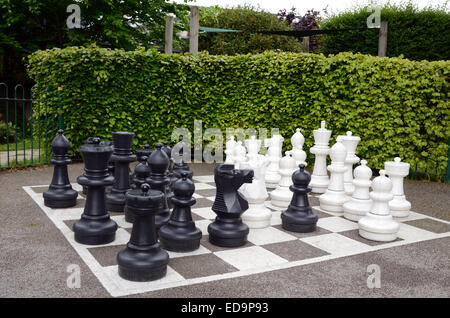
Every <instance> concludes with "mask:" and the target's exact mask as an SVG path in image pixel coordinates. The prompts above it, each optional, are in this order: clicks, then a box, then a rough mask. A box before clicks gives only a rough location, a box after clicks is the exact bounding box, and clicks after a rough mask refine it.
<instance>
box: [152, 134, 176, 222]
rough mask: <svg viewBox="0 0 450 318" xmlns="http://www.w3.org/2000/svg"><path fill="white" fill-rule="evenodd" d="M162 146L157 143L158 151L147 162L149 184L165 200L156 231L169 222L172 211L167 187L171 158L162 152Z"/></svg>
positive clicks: (156, 220)
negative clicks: (167, 195)
mask: <svg viewBox="0 0 450 318" xmlns="http://www.w3.org/2000/svg"><path fill="white" fill-rule="evenodd" d="M161 148H162V144H161V143H157V144H156V149H155V150H154V151H153V152H152V154H151V155H150V157H148V159H147V162H148V166H149V168H150V177H148V178H147V183H148V184H150V187H151V188H152V189H154V190H158V191H161V192H162V193H163V194H164V198H163V200H162V203H161V207H160V209H159V211H158V213H157V214H156V216H155V224H156V229H157V230H159V229H160V227H161V226H162V225H164V224H166V223H167V221H169V217H170V210H169V206H168V205H167V197H166V186H167V184H168V183H169V182H170V180H169V178H167V169H168V168H169V163H170V162H169V157H167V155H166V153H165V152H164V151H162V149H161Z"/></svg>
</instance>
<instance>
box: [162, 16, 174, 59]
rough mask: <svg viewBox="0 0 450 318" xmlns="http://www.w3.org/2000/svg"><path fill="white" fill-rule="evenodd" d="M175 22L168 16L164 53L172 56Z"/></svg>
mask: <svg viewBox="0 0 450 318" xmlns="http://www.w3.org/2000/svg"><path fill="white" fill-rule="evenodd" d="M173 20H174V17H173V16H171V15H166V38H165V42H164V53H166V54H172V48H173Z"/></svg>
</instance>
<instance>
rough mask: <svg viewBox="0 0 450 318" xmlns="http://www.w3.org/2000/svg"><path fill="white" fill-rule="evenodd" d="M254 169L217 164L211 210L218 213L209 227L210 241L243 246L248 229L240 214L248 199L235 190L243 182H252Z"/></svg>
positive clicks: (226, 245) (220, 244)
mask: <svg viewBox="0 0 450 318" xmlns="http://www.w3.org/2000/svg"><path fill="white" fill-rule="evenodd" d="M252 179H253V170H250V169H234V165H232V164H231V165H230V164H220V165H218V166H217V167H216V168H215V169H214V181H215V182H216V198H215V200H214V204H213V206H212V210H213V211H214V212H215V213H216V214H217V217H216V218H215V220H214V222H213V223H211V224H210V225H209V226H208V233H209V242H210V243H211V244H214V245H218V246H224V247H236V246H242V245H245V243H246V242H247V235H248V232H249V229H248V226H247V225H246V224H244V223H242V219H241V215H242V213H244V212H245V211H246V210H247V209H248V202H247V200H245V198H244V197H243V196H242V195H241V194H240V193H239V192H238V189H239V188H240V187H241V185H242V184H244V183H251V182H252Z"/></svg>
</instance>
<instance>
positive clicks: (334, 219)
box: [317, 216, 358, 232]
mask: <svg viewBox="0 0 450 318" xmlns="http://www.w3.org/2000/svg"><path fill="white" fill-rule="evenodd" d="M317 226H320V227H321V228H323V229H325V230H328V231H330V232H344V231H350V230H356V229H358V223H357V222H352V221H350V220H347V219H344V218H342V217H339V216H331V217H329V218H320V219H319V220H318V221H317Z"/></svg>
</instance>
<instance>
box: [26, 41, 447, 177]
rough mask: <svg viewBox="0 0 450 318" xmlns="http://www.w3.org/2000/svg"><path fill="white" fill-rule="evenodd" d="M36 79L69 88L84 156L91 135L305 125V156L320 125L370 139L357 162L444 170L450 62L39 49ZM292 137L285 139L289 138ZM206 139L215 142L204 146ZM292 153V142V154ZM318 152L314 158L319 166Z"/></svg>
mask: <svg viewBox="0 0 450 318" xmlns="http://www.w3.org/2000/svg"><path fill="white" fill-rule="evenodd" d="M29 74H30V76H31V77H32V78H33V79H34V80H35V81H36V83H37V85H38V86H39V88H40V89H41V91H42V90H43V89H45V88H46V87H58V86H62V87H63V91H62V92H63V94H62V101H63V115H64V120H65V124H66V130H65V135H66V136H67V137H68V138H69V140H70V141H71V142H72V145H73V147H72V150H73V151H76V150H77V149H78V147H79V146H80V145H81V144H83V143H84V141H85V140H86V138H87V137H89V136H100V137H102V138H105V139H110V138H111V132H112V131H116V130H130V131H134V132H135V133H136V139H135V145H136V146H138V145H140V146H142V145H143V144H145V143H150V144H154V143H155V142H157V141H161V140H164V139H169V140H170V139H171V133H172V131H173V129H174V128H177V127H185V128H188V129H189V131H190V132H191V133H192V132H194V129H193V127H194V120H195V119H198V120H202V121H203V129H206V128H209V127H218V128H220V129H221V130H222V132H225V129H226V128H238V127H241V128H243V129H246V128H251V127H253V128H256V129H258V128H267V129H268V130H269V131H270V129H271V128H279V129H280V132H281V133H282V134H283V135H284V136H291V135H292V133H293V132H295V128H297V127H299V128H301V129H302V133H303V134H304V136H305V138H306V143H305V150H308V149H309V148H310V147H311V146H313V143H314V138H313V133H312V132H313V129H316V128H318V127H319V126H320V121H321V120H326V121H327V127H328V128H329V129H331V130H332V131H333V137H332V139H331V143H332V144H333V143H334V140H335V138H336V136H337V135H341V134H345V132H346V131H347V130H351V131H352V132H353V133H354V135H358V136H360V137H361V139H362V140H361V142H360V144H359V146H358V152H357V154H358V156H359V157H361V158H364V159H367V160H368V162H369V165H370V167H372V168H378V169H379V168H382V167H383V163H384V161H386V160H392V158H393V157H394V155H396V154H398V155H399V156H400V157H402V158H403V160H404V161H406V162H409V163H411V164H416V163H418V168H419V169H421V170H425V168H428V169H429V170H433V171H434V169H435V168H436V164H437V165H438V169H439V171H441V173H443V171H445V168H446V165H447V152H448V141H449V138H450V124H449V123H450V112H449V106H450V105H449V94H450V92H449V75H450V62H448V61H437V62H428V61H421V62H414V61H409V60H406V59H401V58H378V57H374V56H368V55H362V54H352V53H341V54H338V55H336V56H331V57H328V58H327V57H325V56H323V55H317V54H304V53H290V52H289V53H285V52H281V53H276V52H265V53H263V54H258V55H236V56H211V55H208V54H198V55H196V56H193V55H190V54H185V55H176V54H173V55H163V54H159V53H158V52H155V51H154V50H136V51H129V52H126V51H124V50H109V49H104V48H95V47H91V48H74V47H71V48H66V49H62V50H61V49H52V50H46V51H38V52H35V53H34V54H32V55H31V56H30V58H29ZM286 139H288V138H286ZM204 142H205V143H209V141H204ZM286 148H290V145H289V142H288V140H286V142H285V149H286ZM312 160H313V157H312V156H309V157H308V161H309V162H310V163H312Z"/></svg>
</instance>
